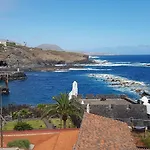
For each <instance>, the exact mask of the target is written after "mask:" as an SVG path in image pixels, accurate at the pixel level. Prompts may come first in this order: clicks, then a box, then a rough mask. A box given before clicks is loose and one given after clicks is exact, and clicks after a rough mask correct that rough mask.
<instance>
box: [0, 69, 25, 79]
mask: <svg viewBox="0 0 150 150" xmlns="http://www.w3.org/2000/svg"><path fill="white" fill-rule="evenodd" d="M0 76H1V77H2V76H3V77H7V76H8V80H24V79H26V78H27V75H26V74H25V73H24V72H23V71H4V72H0Z"/></svg>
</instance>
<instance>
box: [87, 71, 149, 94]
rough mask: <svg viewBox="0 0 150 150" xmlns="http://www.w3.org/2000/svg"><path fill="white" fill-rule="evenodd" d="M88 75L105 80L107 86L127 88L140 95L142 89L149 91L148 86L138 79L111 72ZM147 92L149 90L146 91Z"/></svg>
mask: <svg viewBox="0 0 150 150" xmlns="http://www.w3.org/2000/svg"><path fill="white" fill-rule="evenodd" d="M89 77H94V78H97V79H100V80H101V81H104V82H106V83H107V84H108V85H109V86H111V87H114V88H117V89H118V90H119V89H127V90H130V91H132V92H135V93H138V94H139V95H141V94H142V93H143V92H144V91H149V88H148V86H147V85H146V84H145V83H143V82H139V81H134V80H129V79H127V78H124V77H120V76H116V75H111V74H89ZM148 93H149V92H148Z"/></svg>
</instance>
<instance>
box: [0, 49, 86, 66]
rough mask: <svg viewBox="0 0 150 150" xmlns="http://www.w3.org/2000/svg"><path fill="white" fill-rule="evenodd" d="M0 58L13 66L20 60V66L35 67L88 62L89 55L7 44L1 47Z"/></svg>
mask: <svg viewBox="0 0 150 150" xmlns="http://www.w3.org/2000/svg"><path fill="white" fill-rule="evenodd" d="M0 60H5V61H6V62H7V64H8V65H9V66H11V67H16V66H17V62H19V66H20V67H27V68H34V67H46V66H53V65H54V64H60V63H76V62H79V63H83V62H84V63H86V62H87V61H88V56H87V55H84V54H80V53H73V52H65V51H54V50H47V51H43V50H41V49H39V48H29V47H25V46H15V47H12V46H11V47H10V46H6V47H1V48H0ZM17 60H18V61H17Z"/></svg>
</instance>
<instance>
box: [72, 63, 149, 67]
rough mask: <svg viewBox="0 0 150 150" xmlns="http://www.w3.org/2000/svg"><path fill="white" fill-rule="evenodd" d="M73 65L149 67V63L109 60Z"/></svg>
mask: <svg viewBox="0 0 150 150" xmlns="http://www.w3.org/2000/svg"><path fill="white" fill-rule="evenodd" d="M74 66H87V67H88V66H89V67H94V66H95V67H96V66H102V67H119V66H126V67H128V66H132V67H150V63H132V64H131V63H125V62H124V63H110V62H105V63H104V62H103V63H100V62H99V63H96V64H74Z"/></svg>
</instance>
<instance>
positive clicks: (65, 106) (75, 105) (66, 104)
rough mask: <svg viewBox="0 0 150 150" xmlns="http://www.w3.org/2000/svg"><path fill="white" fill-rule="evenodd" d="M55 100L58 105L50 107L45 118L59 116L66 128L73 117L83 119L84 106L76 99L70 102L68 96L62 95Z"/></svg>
mask: <svg viewBox="0 0 150 150" xmlns="http://www.w3.org/2000/svg"><path fill="white" fill-rule="evenodd" d="M53 100H54V101H55V102H56V104H51V105H48V106H47V107H46V108H45V113H44V115H43V117H47V116H55V115H56V116H58V117H59V118H60V119H61V120H62V121H63V127H64V128H66V121H67V119H68V118H69V117H70V116H71V115H75V116H78V117H80V118H82V115H83V112H84V111H83V108H82V105H81V104H80V103H79V102H78V101H77V100H76V99H71V100H69V97H68V94H66V93H65V94H63V93H61V94H60V95H58V96H56V97H53Z"/></svg>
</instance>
